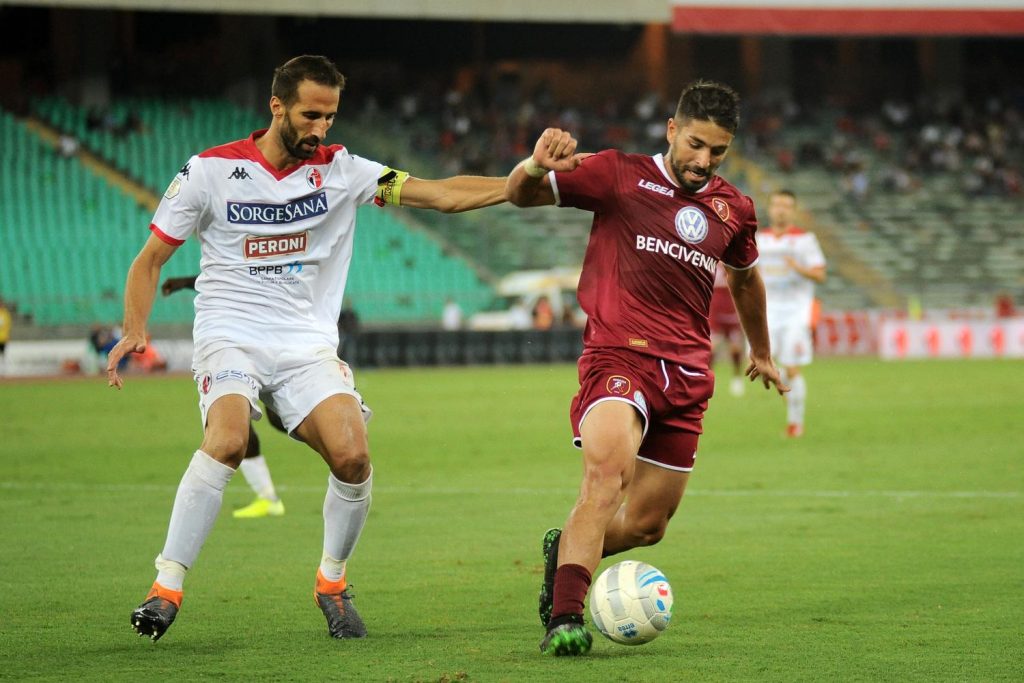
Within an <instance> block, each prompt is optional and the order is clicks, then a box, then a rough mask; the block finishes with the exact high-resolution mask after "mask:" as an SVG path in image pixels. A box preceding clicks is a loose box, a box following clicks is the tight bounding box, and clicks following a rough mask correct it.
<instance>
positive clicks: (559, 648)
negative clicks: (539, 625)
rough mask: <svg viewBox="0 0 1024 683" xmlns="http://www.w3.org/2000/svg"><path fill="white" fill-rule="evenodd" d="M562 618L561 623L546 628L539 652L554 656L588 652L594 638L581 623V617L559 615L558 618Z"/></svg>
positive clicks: (577, 654)
mask: <svg viewBox="0 0 1024 683" xmlns="http://www.w3.org/2000/svg"><path fill="white" fill-rule="evenodd" d="M563 619H565V621H563V622H562V623H561V624H558V625H557V626H555V625H553V626H551V627H550V628H548V632H547V634H546V635H545V636H544V640H542V641H541V642H540V651H541V654H545V655H554V656H555V657H577V656H579V655H585V654H587V653H588V652H590V646H591V645H592V644H593V643H594V638H593V636H591V635H590V631H588V630H587V629H586V627H585V626H584V625H583V617H581V616H578V615H573V616H570V617H559V619H558V620H563Z"/></svg>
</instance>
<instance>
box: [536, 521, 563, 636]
mask: <svg viewBox="0 0 1024 683" xmlns="http://www.w3.org/2000/svg"><path fill="white" fill-rule="evenodd" d="M561 538H562V530H561V529H558V528H555V529H548V530H547V531H546V532H544V540H543V541H542V542H541V552H542V553H543V556H544V583H542V584H541V586H540V596H539V600H538V602H539V603H540V610H539V612H540V625H541V626H544V627H547V625H548V622H549V621H551V610H552V609H553V608H554V605H555V570H556V569H558V541H559V540H560V539H561Z"/></svg>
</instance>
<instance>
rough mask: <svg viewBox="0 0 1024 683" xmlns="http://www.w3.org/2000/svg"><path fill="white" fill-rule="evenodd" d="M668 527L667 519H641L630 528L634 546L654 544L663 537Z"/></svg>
mask: <svg viewBox="0 0 1024 683" xmlns="http://www.w3.org/2000/svg"><path fill="white" fill-rule="evenodd" d="M667 529H668V519H665V518H662V519H660V520H650V521H646V520H645V521H642V522H641V523H640V524H638V525H637V526H635V527H634V528H633V529H632V530H631V534H632V536H633V539H634V541H635V547H638V546H645V545H654V544H655V543H657V542H658V541H660V540H661V539H663V538H665V531H666V530H667Z"/></svg>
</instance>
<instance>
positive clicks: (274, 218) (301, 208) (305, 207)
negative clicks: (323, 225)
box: [228, 192, 327, 225]
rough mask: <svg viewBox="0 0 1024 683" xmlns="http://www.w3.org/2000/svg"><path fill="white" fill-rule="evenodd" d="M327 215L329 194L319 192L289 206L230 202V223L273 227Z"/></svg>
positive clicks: (291, 202)
mask: <svg viewBox="0 0 1024 683" xmlns="http://www.w3.org/2000/svg"><path fill="white" fill-rule="evenodd" d="M325 213H327V193H326V192H317V193H316V194H311V195H307V196H305V197H300V198H299V199H294V200H292V201H290V202H288V203H287V204H261V203H255V202H228V223H241V224H243V225H271V224H279V223H294V222H295V221H301V220H305V219H307V218H312V217H313V216H321V215H323V214H325Z"/></svg>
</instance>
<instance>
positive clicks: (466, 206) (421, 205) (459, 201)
mask: <svg viewBox="0 0 1024 683" xmlns="http://www.w3.org/2000/svg"><path fill="white" fill-rule="evenodd" d="M400 192H401V194H400V195H399V196H398V197H397V199H398V201H397V203H398V204H400V205H402V206H411V207H413V208H414V209H434V210H435V211H441V212H443V213H460V212H462V211H471V210H472V209H480V208H483V207H485V206H493V205H495V204H501V203H502V202H504V201H505V179H504V178H487V177H484V176H471V175H458V176H453V177H451V178H445V179H443V180H424V179H422V178H413V177H408V178H406V179H405V181H404V182H402V183H401V185H400ZM391 203H396V202H394V201H392V202H391Z"/></svg>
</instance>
